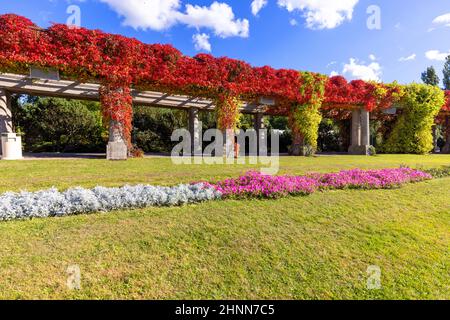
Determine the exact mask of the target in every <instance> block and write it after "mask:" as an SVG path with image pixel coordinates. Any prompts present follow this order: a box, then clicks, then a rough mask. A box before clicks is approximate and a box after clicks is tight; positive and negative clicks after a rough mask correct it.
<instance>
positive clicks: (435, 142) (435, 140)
mask: <svg viewBox="0 0 450 320" xmlns="http://www.w3.org/2000/svg"><path fill="white" fill-rule="evenodd" d="M431 130H432V133H433V151H432V152H433V153H439V152H440V150H439V146H438V137H437V125H436V124H434V125H433V128H432V129H431Z"/></svg>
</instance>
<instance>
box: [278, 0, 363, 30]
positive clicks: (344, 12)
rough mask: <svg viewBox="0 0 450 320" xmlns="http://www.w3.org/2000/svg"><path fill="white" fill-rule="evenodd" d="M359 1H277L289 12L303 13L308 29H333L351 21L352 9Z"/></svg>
mask: <svg viewBox="0 0 450 320" xmlns="http://www.w3.org/2000/svg"><path fill="white" fill-rule="evenodd" d="M358 1H359V0H333V1H330V0H278V5H279V6H280V7H284V8H286V9H287V10H288V11H289V12H293V11H295V10H298V11H301V12H303V15H304V17H305V18H306V26H307V27H308V28H310V29H334V28H336V27H338V26H339V25H341V24H342V23H343V22H344V21H345V20H349V21H350V20H352V17H353V9H354V7H355V6H356V4H357V3H358Z"/></svg>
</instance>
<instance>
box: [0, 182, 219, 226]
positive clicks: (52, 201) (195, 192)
mask: <svg viewBox="0 0 450 320" xmlns="http://www.w3.org/2000/svg"><path fill="white" fill-rule="evenodd" d="M220 197H221V194H220V192H218V191H216V190H215V189H214V188H213V187H205V186H204V185H203V184H195V185H178V186H175V187H156V186H149V185H137V186H125V187H121V188H104V187H97V188H94V189H84V188H72V189H68V190H66V191H64V192H59V191H58V190H57V189H49V190H43V191H38V192H20V193H13V192H8V193H4V194H2V195H0V220H3V221H5V220H13V219H26V218H43V217H53V216H66V215H73V214H80V213H92V212H99V211H104V212H107V211H112V210H118V209H129V208H143V207H149V206H178V205H183V204H187V203H195V202H202V201H208V200H214V199H218V198H220Z"/></svg>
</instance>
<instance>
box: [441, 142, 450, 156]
mask: <svg viewBox="0 0 450 320" xmlns="http://www.w3.org/2000/svg"><path fill="white" fill-rule="evenodd" d="M441 153H445V154H450V143H446V144H445V145H444V147H443V148H442V150H441Z"/></svg>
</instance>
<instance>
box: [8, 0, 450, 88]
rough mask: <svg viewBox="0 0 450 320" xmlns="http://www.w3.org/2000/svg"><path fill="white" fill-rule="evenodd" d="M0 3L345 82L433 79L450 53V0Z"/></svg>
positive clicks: (45, 17)
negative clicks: (425, 74)
mask: <svg viewBox="0 0 450 320" xmlns="http://www.w3.org/2000/svg"><path fill="white" fill-rule="evenodd" d="M0 1H1V8H0V13H16V14H20V15H24V16H26V17H28V18H30V19H31V20H33V21H34V22H35V23H37V24H38V25H40V26H43V27H45V26H48V25H50V24H51V23H52V22H57V23H66V21H67V19H68V18H69V17H70V16H71V14H68V13H67V9H68V7H69V6H70V5H76V6H78V7H79V8H80V16H81V26H83V27H87V28H96V29H102V30H104V31H107V32H112V33H119V34H123V35H126V36H131V37H136V38H138V39H139V40H141V41H143V42H147V43H170V44H172V45H174V46H175V47H176V48H178V49H179V50H181V51H182V52H183V53H185V54H187V55H195V54H196V53H198V52H205V51H208V50H210V51H211V53H212V54H213V55H215V56H228V57H232V58H237V59H242V60H245V61H247V62H249V63H251V64H253V65H257V66H262V65H270V66H273V67H276V68H293V69H298V70H309V71H316V72H321V73H324V74H331V73H333V74H334V73H338V74H342V75H344V76H346V77H347V78H349V79H353V78H364V79H378V80H382V81H384V82H391V81H394V80H398V81H399V82H401V83H408V82H412V81H416V82H418V81H420V73H421V72H422V71H423V70H424V69H426V67H427V66H430V65H434V66H435V67H436V69H437V70H438V72H439V75H440V77H441V76H442V75H441V70H442V66H443V63H444V62H443V58H444V57H445V56H446V53H449V54H450V43H449V42H448V39H449V38H450V0H427V1H424V0H396V1H388V0H371V1H366V0H359V1H358V0H333V1H331V0H217V1H207V0H72V1H70V0H40V1H36V0H0ZM253 2H254V3H253ZM252 3H253V7H252ZM370 6H372V7H370ZM373 6H375V7H373ZM252 8H253V10H252ZM258 9H259V10H258ZM378 13H379V14H378ZM378 18H379V19H378ZM71 21H73V20H71ZM368 21H369V22H370V26H371V28H369V27H368V25H367V23H368Z"/></svg>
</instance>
